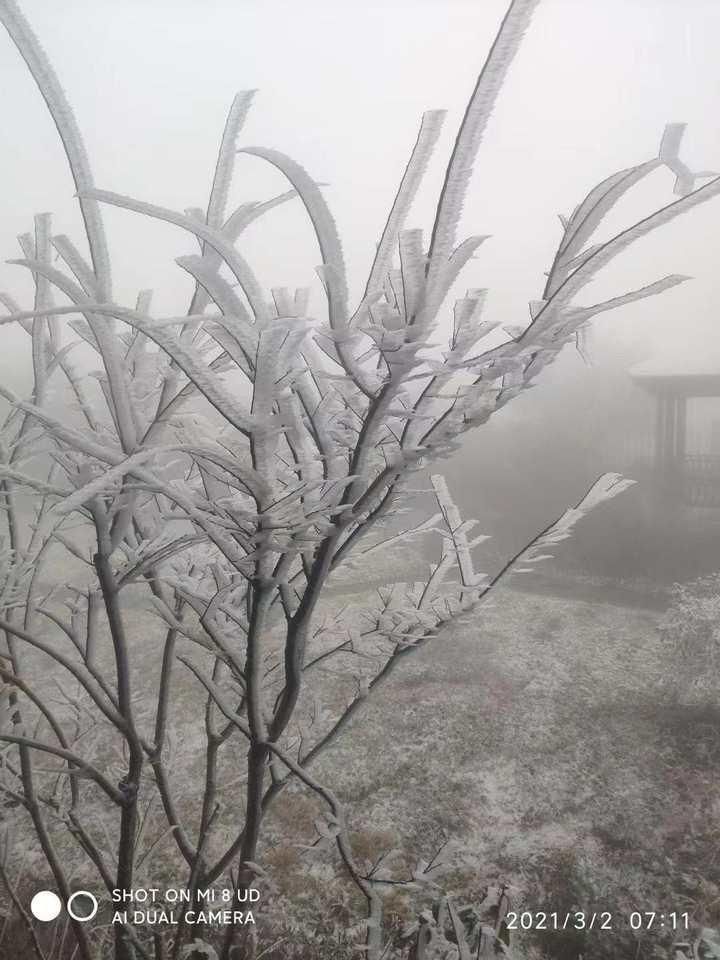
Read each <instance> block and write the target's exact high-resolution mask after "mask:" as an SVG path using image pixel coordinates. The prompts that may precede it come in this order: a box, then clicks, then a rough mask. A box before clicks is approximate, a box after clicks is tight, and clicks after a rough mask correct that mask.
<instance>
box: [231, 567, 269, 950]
mask: <svg viewBox="0 0 720 960" xmlns="http://www.w3.org/2000/svg"><path fill="white" fill-rule="evenodd" d="M265 563H266V558H265V557H262V556H261V558H260V560H259V561H258V564H257V567H258V573H260V571H261V569H262V568H263V567H264V565H265ZM250 589H251V590H252V599H251V603H250V616H249V618H248V619H249V624H248V632H247V653H246V657H245V682H246V699H247V717H248V731H249V738H250V745H249V747H248V752H247V783H246V785H245V796H244V800H245V821H244V824H243V830H242V835H241V836H242V839H241V840H240V863H239V865H238V876H237V883H236V893H238V894H242V893H243V892H244V891H245V890H247V889H248V888H249V886H250V884H251V883H252V878H253V876H254V874H253V872H252V870H251V869H249V868H248V867H247V866H246V864H247V863H248V861H250V862H254V861H255V859H256V856H257V847H258V842H259V839H260V827H261V824H262V818H263V807H262V798H263V792H264V789H265V771H266V768H267V763H268V747H267V745H266V742H265V741H266V737H267V729H266V723H265V716H264V710H263V694H262V686H263V679H264V678H263V671H262V665H263V664H262V638H263V633H264V631H265V629H266V622H267V614H268V610H269V607H270V601H271V599H272V593H273V591H272V588H270V587H267V586H264V585H262V584H261V583H258V582H257V581H256V583H255V584H254V585H253V586H252V587H251V588H250ZM228 719H230V718H228ZM236 937H237V930H236V929H235V927H234V925H233V924H231V925H230V926H229V927H228V929H227V933H226V936H225V941H224V944H223V952H222V960H230V957H231V955H232V948H233V946H234V944H235V942H236Z"/></svg>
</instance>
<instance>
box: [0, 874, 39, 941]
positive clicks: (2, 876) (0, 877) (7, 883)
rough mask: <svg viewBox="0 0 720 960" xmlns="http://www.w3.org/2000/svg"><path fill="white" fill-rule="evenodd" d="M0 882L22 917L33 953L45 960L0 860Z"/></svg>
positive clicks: (31, 926) (22, 904) (28, 917)
mask: <svg viewBox="0 0 720 960" xmlns="http://www.w3.org/2000/svg"><path fill="white" fill-rule="evenodd" d="M0 880H1V881H2V883H3V886H4V887H5V889H6V890H7V892H8V896H9V897H10V899H11V900H12V902H13V906H14V907H15V909H16V910H17V912H18V914H19V915H20V916H21V917H22V921H23V924H24V925H25V928H26V929H27V932H28V934H29V935H30V939H31V940H32V948H33V953H34V954H35V956H36V957H37V958H38V960H46V956H45V953H44V952H43V949H42V947H41V946H40V941H39V940H38V935H37V931H36V930H35V925H34V923H33V921H32V919H31V918H30V915H29V914H28V912H27V910H26V909H25V904H24V903H23V902H22V900H21V899H20V897H18V895H17V891H16V889H15V888H14V887H13V885H12V883H11V882H10V878H9V877H8V875H7V871H6V870H5V867H4V865H3V863H2V861H1V860H0Z"/></svg>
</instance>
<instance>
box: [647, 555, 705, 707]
mask: <svg viewBox="0 0 720 960" xmlns="http://www.w3.org/2000/svg"><path fill="white" fill-rule="evenodd" d="M671 595H672V602H671V605H670V607H669V609H668V611H667V613H666V614H665V616H664V617H663V618H662V620H661V622H660V628H659V629H660V636H661V638H662V640H663V642H664V644H665V645H666V649H667V652H668V657H669V660H668V675H667V682H668V685H669V686H670V687H671V688H672V689H673V690H674V691H675V692H676V693H677V694H678V695H679V696H681V697H683V698H685V697H691V698H692V699H697V698H698V695H700V696H701V697H702V698H703V699H705V697H706V695H708V694H711V693H712V692H713V691H715V690H716V689H717V681H718V676H719V675H720V669H719V668H720V573H713V574H711V575H710V576H706V577H699V578H698V579H696V580H691V581H689V582H688V583H676V584H674V585H673V588H672V592H671Z"/></svg>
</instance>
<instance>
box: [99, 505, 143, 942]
mask: <svg viewBox="0 0 720 960" xmlns="http://www.w3.org/2000/svg"><path fill="white" fill-rule="evenodd" d="M92 509H93V518H94V521H95V529H96V533H97V543H98V552H97V553H96V554H95V556H94V557H93V563H94V565H95V569H96V571H97V576H98V581H99V583H100V589H101V591H102V597H103V602H104V604H105V612H106V615H107V618H108V624H109V627H110V635H111V637H112V643H113V651H114V654H115V670H116V680H117V691H118V710H119V713H120V715H121V717H122V719H123V731H122V732H123V735H124V736H125V739H126V742H127V745H128V755H129V757H128V768H127V773H126V774H125V777H124V779H123V780H122V781H121V784H120V791H121V793H122V798H123V803H122V806H121V811H120V838H119V843H118V858H117V870H116V884H115V885H116V887H117V889H119V890H131V889H132V882H133V872H134V866H135V842H136V838H137V829H138V793H139V790H140V780H141V777H142V768H143V761H144V755H143V748H142V745H141V743H140V739H139V737H138V735H137V731H136V730H135V720H134V716H133V707H132V685H131V678H130V659H129V653H128V645H127V638H126V636H125V629H124V625H123V619H122V612H121V610H120V604H119V597H118V588H117V585H116V583H115V576H114V574H113V571H112V567H111V565H110V559H109V554H110V552H111V546H110V543H109V531H108V528H107V520H106V518H105V516H104V515H103V513H102V508H101V507H100V505H99V504H95V505H94V506H93V508H92ZM115 955H116V956H115V960H135V950H134V945H133V944H132V942H131V940H130V938H129V937H128V932H127V930H126V929H125V928H124V927H123V926H121V925H119V924H118V925H117V927H116V931H115Z"/></svg>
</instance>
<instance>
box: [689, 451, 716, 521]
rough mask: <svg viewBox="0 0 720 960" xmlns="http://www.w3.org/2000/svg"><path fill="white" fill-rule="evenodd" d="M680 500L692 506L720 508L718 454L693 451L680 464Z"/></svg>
mask: <svg viewBox="0 0 720 960" xmlns="http://www.w3.org/2000/svg"><path fill="white" fill-rule="evenodd" d="M682 501H683V503H685V504H687V505H688V506H692V507H713V508H720V454H712V453H693V454H688V455H686V456H685V459H684V461H683V465H682Z"/></svg>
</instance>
